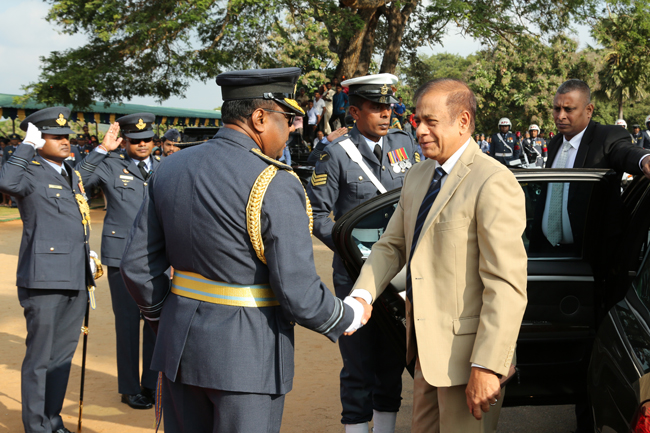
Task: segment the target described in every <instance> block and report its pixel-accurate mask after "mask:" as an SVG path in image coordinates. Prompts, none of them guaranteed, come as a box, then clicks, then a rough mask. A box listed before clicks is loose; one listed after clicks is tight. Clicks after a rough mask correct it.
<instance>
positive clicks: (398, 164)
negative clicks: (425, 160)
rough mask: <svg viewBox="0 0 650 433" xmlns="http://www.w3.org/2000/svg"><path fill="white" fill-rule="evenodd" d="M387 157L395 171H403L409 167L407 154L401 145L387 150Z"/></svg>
mask: <svg viewBox="0 0 650 433" xmlns="http://www.w3.org/2000/svg"><path fill="white" fill-rule="evenodd" d="M388 159H389V160H390V164H391V166H392V167H393V171H394V172H395V173H400V172H402V173H405V172H406V169H407V168H410V167H411V162H410V161H409V156H408V154H407V153H406V150H405V149H404V148H403V147H402V148H399V149H397V150H393V151H391V152H388Z"/></svg>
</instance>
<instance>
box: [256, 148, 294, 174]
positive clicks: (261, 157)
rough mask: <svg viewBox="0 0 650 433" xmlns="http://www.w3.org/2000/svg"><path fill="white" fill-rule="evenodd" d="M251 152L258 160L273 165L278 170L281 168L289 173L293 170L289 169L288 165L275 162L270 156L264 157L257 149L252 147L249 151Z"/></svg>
mask: <svg viewBox="0 0 650 433" xmlns="http://www.w3.org/2000/svg"><path fill="white" fill-rule="evenodd" d="M251 152H253V154H255V155H257V156H259V157H260V159H262V160H264V161H266V162H267V163H269V164H273V165H275V166H276V167H278V168H281V169H283V170H289V171H292V170H293V169H292V168H291V166H289V165H287V164H283V163H281V162H280V161H277V160H275V159H273V158H271V157H270V156H266V155H264V154H263V153H262V151H261V150H259V149H258V148H257V147H254V148H253V149H251Z"/></svg>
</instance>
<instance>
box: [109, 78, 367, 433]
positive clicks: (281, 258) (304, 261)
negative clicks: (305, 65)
mask: <svg viewBox="0 0 650 433" xmlns="http://www.w3.org/2000/svg"><path fill="white" fill-rule="evenodd" d="M299 75H300V69H299V68H282V69H263V70H248V71H233V72H227V73H223V74H220V75H219V76H218V77H217V84H219V85H220V86H221V93H222V95H223V99H224V103H223V106H222V108H221V116H222V119H221V120H222V121H223V122H224V124H225V126H224V127H223V128H221V129H220V130H219V132H217V134H216V135H215V137H214V138H213V139H211V140H208V141H207V142H205V143H203V144H200V145H198V146H193V147H190V148H187V149H183V151H182V152H178V154H177V155H176V156H174V157H173V158H167V159H166V160H165V163H164V164H162V165H161V166H160V168H159V169H158V171H157V172H156V174H155V175H154V176H153V177H152V178H151V182H150V183H149V186H148V188H147V196H146V197H145V201H144V203H143V205H142V208H141V210H140V212H139V213H138V216H137V217H136V220H135V223H134V227H133V229H132V230H131V235H130V238H129V240H128V241H127V246H126V250H125V251H124V256H123V259H122V264H121V269H122V275H123V276H124V280H125V282H126V286H127V288H128V290H129V291H130V292H131V295H132V296H133V298H134V299H135V300H136V302H137V303H138V305H139V306H140V309H141V310H142V312H143V314H144V316H145V318H147V319H148V320H150V321H151V323H153V324H159V325H156V326H157V327H158V335H157V339H156V347H155V350H154V355H153V363H152V368H153V369H155V370H159V371H162V372H163V379H162V389H163V399H162V405H163V410H164V412H163V413H164V417H165V432H166V433H175V432H197V433H202V432H206V433H211V432H239V433H259V432H278V431H279V430H280V424H281V420H282V411H283V408H284V396H285V394H286V393H287V392H289V391H290V390H291V388H292V383H293V371H294V364H293V346H294V339H293V332H294V331H293V327H294V325H295V324H296V323H297V324H300V325H302V326H305V327H307V328H309V329H312V330H314V331H316V332H318V333H320V334H323V335H325V336H326V337H328V338H329V339H331V340H332V341H336V340H337V338H338V337H339V336H340V335H342V334H343V333H344V332H352V331H354V330H355V329H357V328H358V327H359V326H360V325H361V321H362V320H364V321H365V320H366V319H367V318H368V317H369V312H370V311H369V308H368V305H365V306H364V303H365V301H363V300H356V299H353V298H348V299H346V300H345V301H341V300H339V299H337V298H335V297H334V296H332V294H331V293H330V292H329V290H328V289H327V287H325V285H324V284H323V283H322V282H321V281H320V278H319V277H318V275H317V274H316V269H315V266H314V258H313V247H312V240H311V236H310V226H311V217H310V214H311V210H310V206H309V201H308V200H307V198H306V194H305V191H304V189H303V187H302V184H301V182H300V180H299V179H298V177H297V175H295V173H294V172H293V171H292V169H291V167H289V166H287V165H285V164H282V163H280V162H278V161H277V158H279V157H280V155H282V150H283V148H284V146H285V143H286V141H287V139H288V137H289V133H290V131H291V130H292V129H293V126H292V125H293V120H294V116H296V114H303V111H302V109H301V108H300V106H299V105H298V103H297V102H295V101H294V100H293V97H294V94H293V92H294V88H295V83H296V82H297V80H298V76H299ZM169 266H173V268H174V277H173V280H172V284H171V289H170V284H169V278H168V277H167V275H166V274H165V271H166V270H167V268H169Z"/></svg>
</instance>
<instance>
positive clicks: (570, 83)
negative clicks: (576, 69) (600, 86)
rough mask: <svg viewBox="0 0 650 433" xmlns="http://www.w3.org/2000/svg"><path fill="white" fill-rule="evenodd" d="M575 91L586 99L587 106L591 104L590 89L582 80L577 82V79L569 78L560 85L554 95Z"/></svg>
mask: <svg viewBox="0 0 650 433" xmlns="http://www.w3.org/2000/svg"><path fill="white" fill-rule="evenodd" d="M575 90H577V91H578V92H580V93H582V94H583V95H585V96H586V97H587V104H589V103H590V102H591V89H590V88H589V86H588V85H587V83H585V82H584V81H582V80H578V79H577V78H571V79H570V80H566V81H565V82H564V83H562V84H560V87H558V88H557V92H556V93H557V94H558V95H564V94H567V93H569V92H573V91H575Z"/></svg>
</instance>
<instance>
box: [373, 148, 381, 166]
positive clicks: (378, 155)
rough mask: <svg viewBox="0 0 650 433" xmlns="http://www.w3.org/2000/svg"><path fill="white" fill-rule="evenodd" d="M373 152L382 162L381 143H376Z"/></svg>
mask: <svg viewBox="0 0 650 433" xmlns="http://www.w3.org/2000/svg"><path fill="white" fill-rule="evenodd" d="M372 153H374V154H375V156H376V157H377V159H378V160H379V163H380V164H381V146H380V145H379V144H375V150H374V151H373V152H372Z"/></svg>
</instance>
